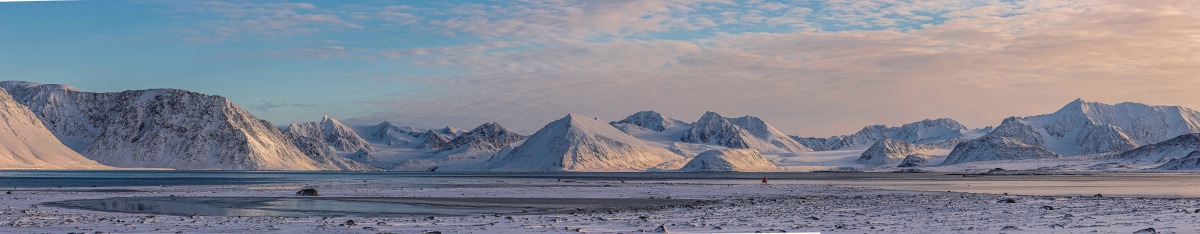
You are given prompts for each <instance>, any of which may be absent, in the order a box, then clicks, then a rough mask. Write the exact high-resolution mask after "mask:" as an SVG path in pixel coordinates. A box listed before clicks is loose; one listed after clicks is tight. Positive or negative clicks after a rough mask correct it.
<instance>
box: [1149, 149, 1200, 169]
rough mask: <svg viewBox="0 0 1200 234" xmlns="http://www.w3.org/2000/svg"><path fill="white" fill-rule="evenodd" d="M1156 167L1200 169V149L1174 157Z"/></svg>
mask: <svg viewBox="0 0 1200 234" xmlns="http://www.w3.org/2000/svg"><path fill="white" fill-rule="evenodd" d="M1154 169H1155V170H1168V171H1196V170H1200V151H1192V152H1191V153H1188V154H1187V156H1184V157H1183V158H1172V159H1171V160H1170V161H1167V163H1163V164H1162V165H1159V166H1158V167H1155V168H1154Z"/></svg>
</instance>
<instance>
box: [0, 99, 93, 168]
mask: <svg viewBox="0 0 1200 234" xmlns="http://www.w3.org/2000/svg"><path fill="white" fill-rule="evenodd" d="M98 169H114V168H112V167H109V166H105V165H101V164H100V163H98V162H96V161H93V160H91V159H88V158H86V157H84V156H83V155H80V154H79V153H76V152H75V151H74V150H71V149H70V148H67V146H66V145H63V144H62V142H59V141H58V138H55V137H54V134H53V133H50V130H49V129H46V126H45V125H43V124H42V120H41V119H38V117H37V115H34V114H33V112H31V111H29V108H26V107H25V105H21V104H20V103H17V102H16V101H15V100H13V97H12V96H10V95H9V94H8V92H6V91H4V90H2V89H0V170H98Z"/></svg>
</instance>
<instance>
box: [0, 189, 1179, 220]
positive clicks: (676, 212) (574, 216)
mask: <svg viewBox="0 0 1200 234" xmlns="http://www.w3.org/2000/svg"><path fill="white" fill-rule="evenodd" d="M306 187H307V188H316V189H318V190H319V191H320V193H321V196H320V197H319V198H328V197H351V198H355V197H359V198H361V197H373V198H379V197H432V198H474V199H482V198H513V197H519V198H638V199H651V198H653V199H699V200H706V201H710V202H706V203H697V204H694V205H693V204H688V205H670V206H651V207H632V208H611V209H610V208H596V207H592V208H586V209H582V210H573V211H569V212H557V213H541V214H526V215H520V214H495V213H494V212H502V211H503V210H504V209H491V208H486V207H481V208H479V211H478V212H477V213H475V214H470V215H461V216H445V215H433V216H429V215H407V216H406V215H398V216H397V215H387V216H377V217H354V216H351V217H335V216H328V217H326V216H325V215H314V216H304V217H264V216H255V214H254V213H242V214H241V215H245V216H200V215H194V216H193V215H183V216H181V215H164V214H136V213H113V212H101V211H89V210H76V209H66V208H59V207H54V206H48V205H46V204H44V203H47V202H56V201H64V200H73V199H97V198H107V197H171V196H175V197H268V198H269V197H289V198H296V197H295V196H294V195H293V193H294V192H295V191H297V190H300V189H301V188H306ZM11 192H12V193H11V194H0V203H2V205H0V232H6V233H7V232H50V233H68V232H86V233H95V232H98V231H99V232H116V233H131V232H137V233H143V232H157V233H177V232H183V233H230V232H239V233H248V232H254V233H263V232H287V233H389V232H390V233H421V232H429V231H440V232H443V233H562V232H623V233H629V232H640V231H653V230H655V229H656V228H658V227H659V226H663V227H665V228H666V229H667V230H668V231H671V232H685V233H721V232H759V231H761V232H783V231H786V232H823V233H1045V232H1056V233H1091V232H1100V233H1132V232H1134V231H1137V230H1141V229H1145V228H1155V229H1156V230H1157V231H1159V232H1165V233H1197V232H1200V223H1197V221H1198V220H1200V214H1196V213H1194V211H1200V210H1198V209H1200V199H1195V198H1128V197H1126V198H1116V197H1102V198H1095V197H1091V196H1086V197H1081V196H1020V195H1013V196H1006V195H997V194H971V193H954V192H917V191H896V190H880V189H868V188H853V187H835V186H827V185H803V184H769V185H761V184H741V185H734V184H691V183H679V182H675V183H658V182H641V183H634V182H629V183H623V182H621V181H595V180H580V181H572V180H554V179H499V180H487V179H479V180H463V179H441V178H428V179H415V180H405V181H370V182H363V181H336V182H320V183H287V184H263V185H205V186H169V187H158V186H155V187H115V188H103V189H93V188H53V189H24V190H16V189H13V190H12V191H11ZM1008 198H1012V199H1013V201H1015V203H998V202H999V201H1002V200H1005V199H1008ZM313 199H318V198H313ZM484 200H486V199H484ZM1049 208H1052V209H1049ZM368 216H369V215H368ZM350 220H353V221H354V223H355V224H356V225H353V226H346V225H345V224H346V223H347V221H350Z"/></svg>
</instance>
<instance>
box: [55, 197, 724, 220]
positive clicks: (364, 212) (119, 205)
mask: <svg viewBox="0 0 1200 234" xmlns="http://www.w3.org/2000/svg"><path fill="white" fill-rule="evenodd" d="M703 202H704V201H701V200H688V199H622V198H615V199H596V198H379V197H312V198H309V197H282V198H266V197H113V198H104V199H82V200H67V201H60V202H49V203H45V205H50V206H57V207H63V208H72V209H85V210H96V211H110V212H124V213H147V214H166V215H185V216H186V215H200V216H284V217H303V216H357V217H421V216H462V215H498V214H550V213H564V212H572V211H578V210H581V209H582V210H627V209H650V208H658V207H667V206H682V205H691V204H700V203H703Z"/></svg>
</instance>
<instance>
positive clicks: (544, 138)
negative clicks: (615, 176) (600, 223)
mask: <svg viewBox="0 0 1200 234" xmlns="http://www.w3.org/2000/svg"><path fill="white" fill-rule="evenodd" d="M677 159H682V157H680V156H679V155H677V154H675V153H673V152H671V151H669V150H667V149H664V148H660V147H655V146H651V145H650V144H647V143H645V142H643V141H642V140H640V139H637V138H635V137H633V136H630V135H628V134H625V133H624V132H621V130H618V129H616V128H614V127H613V126H612V125H609V124H608V123H606V122H602V121H600V120H597V119H596V118H592V117H589V116H584V115H580V114H575V113H571V114H567V116H565V117H563V118H561V119H558V120H555V121H554V122H550V123H549V124H546V126H545V127H542V129H540V130H538V131H537V132H536V133H534V134H533V135H532V136H530V137H529V138H527V139H526V140H525V142H524V143H522V144H520V145H519V146H516V147H515V148H512V150H505V151H502V152H501V153H498V154H496V156H494V157H493V158H492V159H491V160H489V161H488V165H487V167H488V168H489V169H491V170H501V171H642V170H645V169H647V168H651V167H654V166H657V165H659V164H662V163H664V162H667V161H672V160H677Z"/></svg>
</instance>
